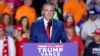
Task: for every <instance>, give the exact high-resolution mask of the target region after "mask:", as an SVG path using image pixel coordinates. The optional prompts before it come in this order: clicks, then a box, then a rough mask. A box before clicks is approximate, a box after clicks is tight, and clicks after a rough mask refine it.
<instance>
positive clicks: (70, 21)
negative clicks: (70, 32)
mask: <svg viewBox="0 0 100 56" xmlns="http://www.w3.org/2000/svg"><path fill="white" fill-rule="evenodd" d="M65 23H70V24H72V25H73V26H75V32H76V34H77V35H79V36H80V28H79V27H78V26H77V25H75V21H74V17H73V15H72V14H68V15H67V16H66V19H65Z"/></svg>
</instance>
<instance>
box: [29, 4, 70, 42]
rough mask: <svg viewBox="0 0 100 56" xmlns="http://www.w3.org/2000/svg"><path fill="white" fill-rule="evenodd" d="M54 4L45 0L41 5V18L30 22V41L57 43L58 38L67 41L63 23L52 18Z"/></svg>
mask: <svg viewBox="0 0 100 56" xmlns="http://www.w3.org/2000/svg"><path fill="white" fill-rule="evenodd" d="M54 12H55V5H54V4H53V3H51V2H47V3H45V4H44V5H43V8H42V15H43V18H42V19H40V20H37V21H36V22H34V23H33V24H32V27H31V30H30V42H31V43H59V42H60V40H61V41H62V42H63V43H64V42H68V38H67V36H66V32H65V30H64V25H63V23H62V22H61V21H58V20H55V19H53V15H54Z"/></svg>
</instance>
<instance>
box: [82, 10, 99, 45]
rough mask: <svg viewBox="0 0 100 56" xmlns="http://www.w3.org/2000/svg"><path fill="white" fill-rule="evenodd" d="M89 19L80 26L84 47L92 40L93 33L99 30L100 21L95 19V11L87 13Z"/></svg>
mask: <svg viewBox="0 0 100 56" xmlns="http://www.w3.org/2000/svg"><path fill="white" fill-rule="evenodd" d="M89 14H90V15H89V19H88V21H86V22H85V23H84V24H83V26H82V31H81V36H82V39H83V40H84V41H85V42H86V43H85V44H86V46H88V44H89V43H90V42H92V39H93V34H92V33H93V32H94V30H95V29H96V28H100V19H98V17H97V13H96V12H95V11H89Z"/></svg>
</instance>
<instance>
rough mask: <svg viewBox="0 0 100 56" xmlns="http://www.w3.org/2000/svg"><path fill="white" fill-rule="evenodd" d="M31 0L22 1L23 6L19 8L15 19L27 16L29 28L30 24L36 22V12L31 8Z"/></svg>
mask: <svg viewBox="0 0 100 56" xmlns="http://www.w3.org/2000/svg"><path fill="white" fill-rule="evenodd" d="M32 1H33V0H24V5H22V6H20V7H19V8H18V9H17V11H16V16H15V19H16V20H17V21H19V20H20V18H21V17H22V16H27V17H28V20H29V24H30V26H31V24H32V22H34V21H36V17H37V16H36V11H35V9H34V8H33V7H31V5H32Z"/></svg>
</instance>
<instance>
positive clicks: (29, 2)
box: [24, 0, 33, 6]
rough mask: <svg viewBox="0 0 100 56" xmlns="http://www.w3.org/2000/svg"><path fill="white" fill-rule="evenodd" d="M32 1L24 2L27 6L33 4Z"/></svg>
mask: <svg viewBox="0 0 100 56" xmlns="http://www.w3.org/2000/svg"><path fill="white" fill-rule="evenodd" d="M32 1H33V0H24V4H25V5H27V6H31V5H32Z"/></svg>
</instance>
